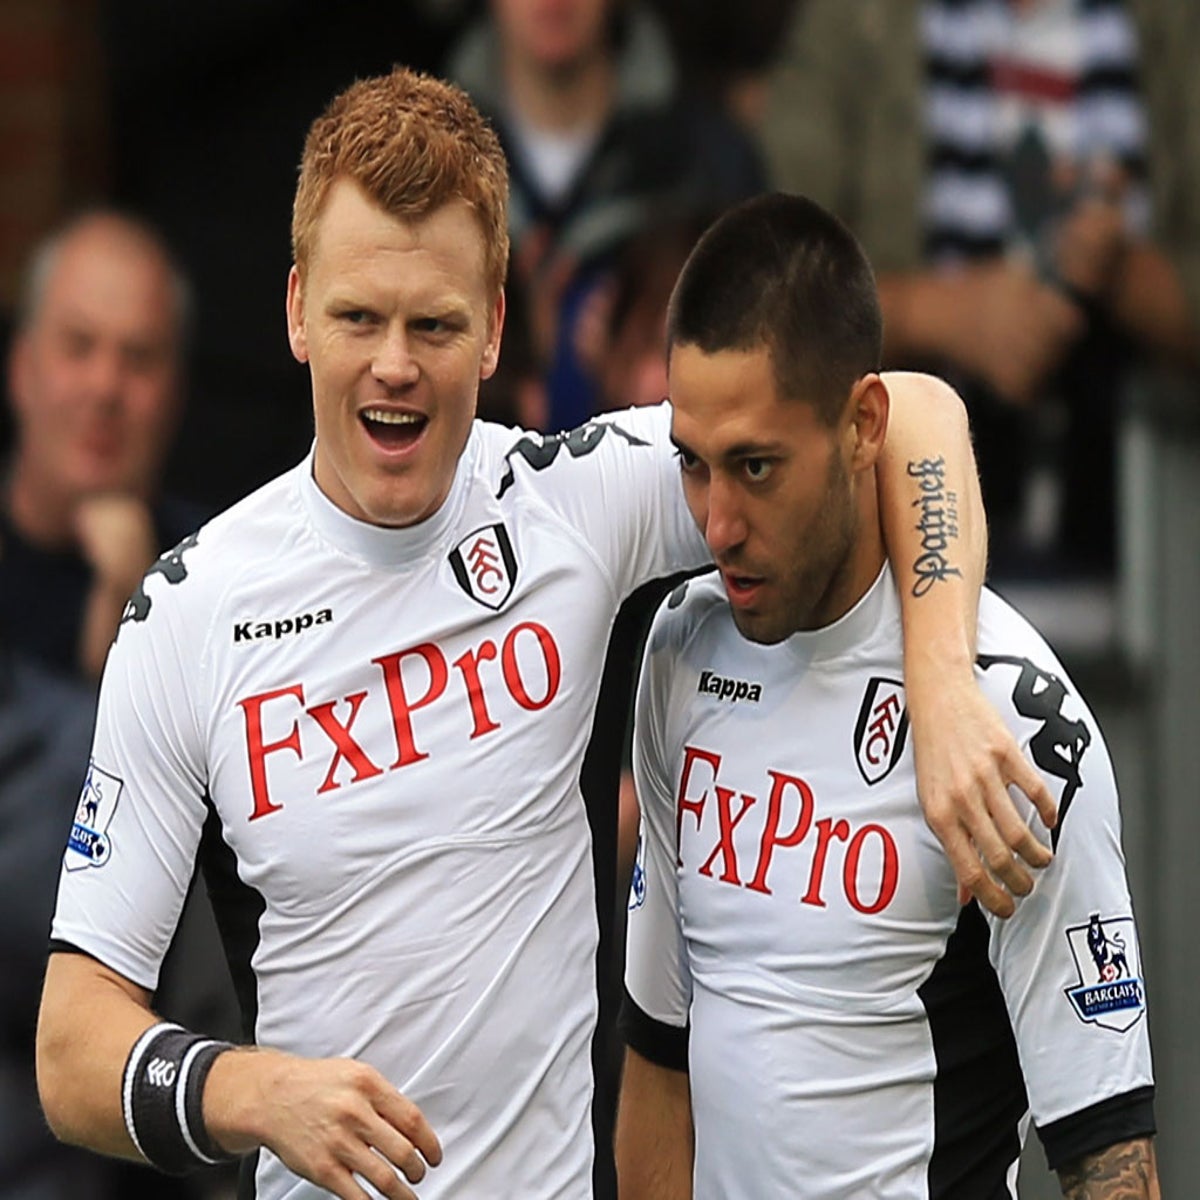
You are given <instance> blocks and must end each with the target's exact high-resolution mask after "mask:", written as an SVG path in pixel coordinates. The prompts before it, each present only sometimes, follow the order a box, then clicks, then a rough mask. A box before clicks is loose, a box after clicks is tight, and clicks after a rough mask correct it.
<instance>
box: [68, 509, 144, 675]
mask: <svg viewBox="0 0 1200 1200" xmlns="http://www.w3.org/2000/svg"><path fill="white" fill-rule="evenodd" d="M75 536H76V537H77V538H78V540H79V546H80V549H81V551H82V552H83V557H84V558H85V559H86V560H87V562H88V563H89V565H90V566H91V568H92V572H93V579H92V583H91V587H90V588H89V590H88V596H87V602H86V604H85V605H84V610H83V625H82V628H81V629H80V631H79V666H80V669H81V671H82V672H83V674H84V676H85V677H86V678H88V679H99V678H100V673H101V671H102V670H103V669H104V660H105V657H106V656H107V654H108V648H109V646H110V645H111V644H112V640H113V636H114V635H115V634H116V631H117V628H118V626H119V625H120V623H121V614H122V613H123V612H124V611H125V602H126V601H127V600H128V599H129V596H130V594H131V593H132V592H133V590H134V588H136V587H137V585H138V583H139V582H140V581H141V578H142V576H143V575H145V573H146V570H147V568H148V567H149V566H150V564H151V563H152V562H153V561H154V558H155V554H156V551H157V545H156V539H155V535H154V520H153V518H152V517H151V515H150V509H149V508H148V507H147V506H146V504H145V503H144V502H143V501H142V500H139V499H138V498H137V497H136V496H129V495H122V494H118V493H105V494H102V495H95V496H89V497H87V498H86V499H85V500H82V501H81V502H80V504H79V506H78V508H76V510H75Z"/></svg>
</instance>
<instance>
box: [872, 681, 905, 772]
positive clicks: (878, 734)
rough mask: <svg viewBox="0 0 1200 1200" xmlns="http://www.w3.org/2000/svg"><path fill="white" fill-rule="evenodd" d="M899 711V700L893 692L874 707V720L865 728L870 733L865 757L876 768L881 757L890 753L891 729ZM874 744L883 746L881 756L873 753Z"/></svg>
mask: <svg viewBox="0 0 1200 1200" xmlns="http://www.w3.org/2000/svg"><path fill="white" fill-rule="evenodd" d="M899 711H900V700H899V698H898V697H897V696H896V694H895V693H894V692H893V693H892V694H891V695H890V696H888V698H887V699H886V700H884V701H883V703H882V704H877V705H876V706H875V711H874V713H873V714H872V716H874V718H875V719H874V720H873V721H872V722H871V723H870V725H868V726H867V729H868V730H869V731H870V735H871V736H870V737H868V738H867V745H866V750H865V753H866V756H867V761H868V762H869V763H870V764H871V765H872V766H873V767H877V766H878V765H879V764H880V763H881V762H882V761H883V757H884V756H886V755H887V754H889V753H890V752H891V748H892V729H893V728H894V726H895V724H896V714H897V713H898V712H899ZM876 743H881V744H882V746H883V755H877V754H875V752H874V747H875V745H876Z"/></svg>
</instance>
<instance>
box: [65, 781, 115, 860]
mask: <svg viewBox="0 0 1200 1200" xmlns="http://www.w3.org/2000/svg"><path fill="white" fill-rule="evenodd" d="M124 786H125V784H124V781H123V780H121V779H118V778H117V776H116V775H112V774H110V773H109V772H108V771H104V770H101V769H100V768H99V767H98V766H96V764H95V762H94V761H92V762H89V763H88V773H87V778H86V779H85V780H84V781H83V793H82V794H81V795H80V797H79V807H78V808H76V809H75V820H74V822H73V824H72V825H71V835H70V837H69V838H68V840H67V850H66V854H65V856H64V858H63V866H65V867H66V868H67V870H68V871H81V870H83V868H84V867H102V866H104V864H105V863H106V862H108V860H109V859H110V858H111V857H112V841H111V839H110V838H109V836H108V827H109V825H110V823H111V822H112V819H113V814H114V813H115V812H116V811H117V801H118V800H120V798H121V789H122V788H124Z"/></svg>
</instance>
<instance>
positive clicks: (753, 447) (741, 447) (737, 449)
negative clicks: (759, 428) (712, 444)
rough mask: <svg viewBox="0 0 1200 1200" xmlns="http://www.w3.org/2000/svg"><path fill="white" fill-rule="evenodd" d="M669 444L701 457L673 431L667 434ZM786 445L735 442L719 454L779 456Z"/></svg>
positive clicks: (748, 456) (732, 457)
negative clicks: (669, 440)
mask: <svg viewBox="0 0 1200 1200" xmlns="http://www.w3.org/2000/svg"><path fill="white" fill-rule="evenodd" d="M669 437H670V439H671V445H673V446H674V447H675V449H676V450H678V451H680V452H681V453H683V454H690V455H692V456H693V457H695V458H700V457H702V456H701V455H699V454H697V453H696V451H695V450H693V449H692V448H691V446H689V445H688V444H687V443H686V442H685V441H683V440H682V439H681V438H677V437H676V436H675V435H674V434H673V433H672V434H670V435H669ZM786 449H787V448H786V446H785V445H784V444H783V443H782V442H778V441H772V442H745V441H744V442H735V443H734V444H733V445H732V446H726V447H724V448H723V449H722V450H721V453H720V456H719V457H721V458H723V459H740V458H779V457H782V456H783V455H784V454H785V452H786Z"/></svg>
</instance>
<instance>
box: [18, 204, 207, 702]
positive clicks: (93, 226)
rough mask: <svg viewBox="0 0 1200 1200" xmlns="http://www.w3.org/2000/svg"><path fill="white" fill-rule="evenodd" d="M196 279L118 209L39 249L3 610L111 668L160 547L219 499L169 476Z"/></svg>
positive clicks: (32, 632) (77, 670)
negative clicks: (123, 621)
mask: <svg viewBox="0 0 1200 1200" xmlns="http://www.w3.org/2000/svg"><path fill="white" fill-rule="evenodd" d="M186 319H187V289H186V286H185V284H184V282H183V280H182V278H181V277H180V276H179V274H178V273H177V272H176V271H175V269H174V267H173V265H172V263H171V259H170V257H169V255H168V253H167V251H166V248H165V247H164V246H163V244H162V243H161V242H160V241H159V239H158V237H157V235H156V234H155V233H154V232H153V231H151V230H150V229H148V228H146V227H145V226H143V225H140V224H138V223H136V222H134V221H133V220H131V219H129V218H127V217H124V216H120V215H118V214H116V213H110V212H91V213H87V214H85V215H83V216H81V217H78V218H76V219H75V220H73V221H72V222H71V223H69V224H68V225H67V226H66V227H65V228H63V229H62V230H61V231H60V232H58V233H57V234H55V235H53V236H51V237H50V238H49V239H48V240H47V241H45V242H44V243H43V244H42V245H41V246H40V247H39V248H38V250H37V251H36V252H35V254H34V256H33V260H32V265H31V268H30V271H29V278H28V284H27V289H26V294H25V297H24V304H23V308H22V311H21V312H20V314H19V323H18V327H17V331H16V334H15V336H14V338H13V343H12V348H11V354H10V357H9V369H8V384H9V393H10V397H11V401H12V408H13V416H14V425H15V445H14V449H13V454H12V459H11V462H10V463H9V468H8V475H7V480H6V487H5V491H4V497H3V505H2V508H0V541H2V542H3V547H4V548H3V557H2V558H0V625H2V626H3V628H4V629H5V630H6V631H7V632H8V635H9V636H11V637H14V638H17V639H19V642H20V645H21V647H22V649H23V650H24V651H25V652H26V653H28V654H30V655H31V656H33V657H35V658H36V659H38V661H40V662H41V663H43V664H44V665H46V666H48V667H51V668H53V669H55V670H57V671H59V672H61V673H63V674H67V675H73V674H78V675H82V676H83V677H85V678H89V679H95V678H97V677H98V676H99V673H100V669H101V667H102V666H103V662H104V656H105V654H106V652H107V649H108V645H109V643H110V642H111V640H112V636H113V633H114V632H115V630H116V627H117V623H118V621H119V620H120V617H121V613H122V611H123V609H124V606H125V602H126V600H127V599H128V597H129V595H130V593H131V592H132V591H133V589H134V587H135V586H136V585H137V584H138V582H139V581H140V580H141V577H142V575H143V573H144V572H145V570H146V568H147V567H148V566H149V565H150V563H151V562H153V560H154V559H155V557H157V555H158V554H159V553H161V552H162V551H163V550H166V549H168V548H170V547H171V546H173V545H175V543H176V542H178V541H179V540H180V539H181V538H183V537H184V536H185V535H186V534H187V533H188V532H190V531H191V530H192V529H193V528H194V527H195V526H196V525H197V524H199V522H200V520H201V518H202V516H203V514H202V513H201V512H200V511H199V510H193V509H192V508H190V507H189V506H184V505H182V504H180V503H179V502H177V501H172V500H170V499H166V498H163V497H161V496H160V495H159V492H158V488H159V483H160V476H161V473H162V468H163V464H164V461H165V458H166V455H167V451H168V448H169V445H170V441H171V438H172V435H173V433H174V430H175V426H176V422H177V419H178V414H179V407H180V387H181V378H180V374H181V357H182V353H183V340H184V328H185V324H186Z"/></svg>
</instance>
